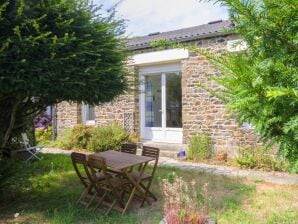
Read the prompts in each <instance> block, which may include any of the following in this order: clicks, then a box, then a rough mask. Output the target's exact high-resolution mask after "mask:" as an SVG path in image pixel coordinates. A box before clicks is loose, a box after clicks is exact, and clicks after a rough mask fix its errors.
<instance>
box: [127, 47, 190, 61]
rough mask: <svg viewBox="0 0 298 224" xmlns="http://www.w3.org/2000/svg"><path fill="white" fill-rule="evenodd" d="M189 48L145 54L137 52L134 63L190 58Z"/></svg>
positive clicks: (133, 59)
mask: <svg viewBox="0 0 298 224" xmlns="http://www.w3.org/2000/svg"><path fill="white" fill-rule="evenodd" d="M188 56H189V53H188V50H185V49H170V50H164V51H155V52H149V53H143V54H136V55H134V56H133V58H132V64H133V65H149V64H157V63H164V62H174V61H179V60H181V59H185V58H188Z"/></svg>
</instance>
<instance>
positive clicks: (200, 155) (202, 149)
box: [187, 134, 212, 161]
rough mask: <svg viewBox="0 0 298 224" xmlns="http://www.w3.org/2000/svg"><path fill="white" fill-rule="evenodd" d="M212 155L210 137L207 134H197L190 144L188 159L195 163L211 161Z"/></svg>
mask: <svg viewBox="0 0 298 224" xmlns="http://www.w3.org/2000/svg"><path fill="white" fill-rule="evenodd" d="M211 155H212V149H211V141H210V137H209V136H208V135H206V134H196V135H194V136H193V137H191V139H190V141H189V144H188V152H187V158H188V159H190V160H194V161H201V160H204V159H209V158H210V157H211Z"/></svg>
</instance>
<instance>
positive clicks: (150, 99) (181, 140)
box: [56, 20, 257, 156]
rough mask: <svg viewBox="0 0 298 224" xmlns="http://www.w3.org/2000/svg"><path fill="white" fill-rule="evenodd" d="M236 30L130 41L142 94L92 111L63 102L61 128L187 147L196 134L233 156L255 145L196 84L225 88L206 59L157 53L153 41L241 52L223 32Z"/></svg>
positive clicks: (218, 25) (222, 24)
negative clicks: (101, 129)
mask: <svg viewBox="0 0 298 224" xmlns="http://www.w3.org/2000/svg"><path fill="white" fill-rule="evenodd" d="M230 26H234V24H233V23H232V22H230V21H222V20H219V21H214V22H210V23H208V24H204V25H200V26H195V27H190V28H185V29H179V30H174V31H169V32H162V33H152V34H149V35H147V36H142V37H134V38H131V39H130V40H129V43H128V48H129V50H130V51H131V52H132V53H133V55H134V56H133V60H132V63H131V65H130V66H131V67H132V68H133V69H134V71H135V74H136V77H137V79H138V83H139V86H138V91H132V92H129V93H127V94H125V95H122V96H119V97H118V98H117V99H115V100H114V101H113V102H110V103H106V104H103V105H99V106H96V107H90V106H88V105H79V104H76V103H69V102H62V103H60V104H58V105H57V108H56V109H57V120H56V122H57V124H56V125H57V129H58V134H59V132H60V131H61V130H62V129H64V128H65V127H71V126H74V125H76V124H78V123H84V124H87V125H96V126H101V125H106V124H109V123H112V122H117V123H119V124H121V125H123V127H124V128H125V129H126V130H127V131H129V132H132V131H134V132H137V133H139V135H140V139H141V141H142V142H147V143H148V142H149V143H155V142H157V143H161V144H162V143H167V145H169V144H170V143H173V144H172V146H176V148H177V147H182V146H183V145H182V144H187V142H188V141H189V139H190V138H191V136H193V135H195V134H196V133H206V134H208V135H209V136H210V137H211V139H212V145H213V149H214V151H219V150H226V151H227V152H228V154H229V155H230V156H233V155H234V154H235V152H236V151H237V150H238V148H240V147H246V146H252V147H253V146H255V145H256V144H257V136H256V135H254V134H253V130H252V128H251V127H250V125H249V124H243V125H240V126H239V125H238V124H237V123H236V120H235V117H233V116H231V115H229V114H228V113H227V111H226V108H225V105H224V104H223V102H222V101H220V100H219V99H217V98H216V97H214V96H212V95H210V94H209V93H208V92H206V91H205V90H203V89H200V88H199V87H198V86H197V84H198V83H200V84H202V85H205V86H208V87H209V88H213V89H214V90H215V91H216V90H217V89H219V88H220V87H219V86H218V85H216V83H215V82H214V81H211V80H210V79H208V76H210V75H219V72H218V71H217V70H216V69H215V68H214V67H213V66H212V65H211V64H210V63H209V62H208V60H207V59H206V58H205V57H202V56H200V55H194V54H193V53H191V52H189V51H188V50H185V49H167V50H161V51H158V50H155V49H152V47H151V46H150V42H151V41H154V40H157V39H159V38H165V39H168V40H173V41H179V42H183V43H193V44H196V45H197V46H198V47H202V48H206V49H208V50H210V51H212V52H223V51H227V50H228V51H237V46H235V44H233V43H234V42H235V41H236V40H238V39H239V37H238V36H237V35H236V34H234V33H227V32H224V31H223V30H224V29H225V28H229V27H230Z"/></svg>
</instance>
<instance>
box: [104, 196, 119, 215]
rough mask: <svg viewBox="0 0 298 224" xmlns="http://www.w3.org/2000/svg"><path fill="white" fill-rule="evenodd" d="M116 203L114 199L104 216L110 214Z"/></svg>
mask: <svg viewBox="0 0 298 224" xmlns="http://www.w3.org/2000/svg"><path fill="white" fill-rule="evenodd" d="M116 202H117V199H114V201H113V203H112V205H111V206H110V207H109V209H108V211H107V212H106V213H105V215H109V214H110V212H111V210H112V208H113V207H114V206H115V204H116Z"/></svg>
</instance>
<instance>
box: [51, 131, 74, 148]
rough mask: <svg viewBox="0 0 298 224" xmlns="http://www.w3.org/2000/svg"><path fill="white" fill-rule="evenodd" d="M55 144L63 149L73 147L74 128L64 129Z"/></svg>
mask: <svg viewBox="0 0 298 224" xmlns="http://www.w3.org/2000/svg"><path fill="white" fill-rule="evenodd" d="M54 145H56V146H57V147H59V148H63V149H72V146H73V143H72V128H65V129H63V131H62V132H61V133H60V134H59V135H58V137H57V140H56V141H55V143H54Z"/></svg>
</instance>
